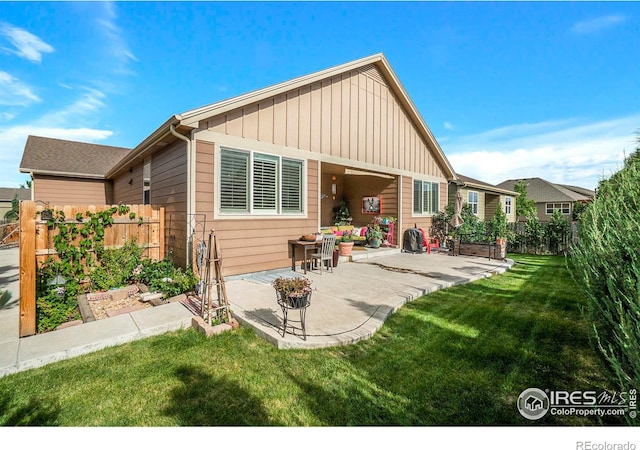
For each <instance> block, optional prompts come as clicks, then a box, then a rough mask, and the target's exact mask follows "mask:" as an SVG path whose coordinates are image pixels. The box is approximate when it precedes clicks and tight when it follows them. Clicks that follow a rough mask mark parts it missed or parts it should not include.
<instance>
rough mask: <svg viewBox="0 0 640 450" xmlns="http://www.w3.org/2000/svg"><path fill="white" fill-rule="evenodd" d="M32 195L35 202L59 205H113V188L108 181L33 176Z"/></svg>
mask: <svg viewBox="0 0 640 450" xmlns="http://www.w3.org/2000/svg"><path fill="white" fill-rule="evenodd" d="M33 195H34V199H35V200H36V201H41V202H45V203H50V204H54V203H55V204H59V205H78V204H91V205H104V204H111V203H113V188H112V184H111V181H109V180H88V179H80V178H67V177H52V176H45V175H34V181H33Z"/></svg>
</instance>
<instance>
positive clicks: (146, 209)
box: [20, 201, 165, 337]
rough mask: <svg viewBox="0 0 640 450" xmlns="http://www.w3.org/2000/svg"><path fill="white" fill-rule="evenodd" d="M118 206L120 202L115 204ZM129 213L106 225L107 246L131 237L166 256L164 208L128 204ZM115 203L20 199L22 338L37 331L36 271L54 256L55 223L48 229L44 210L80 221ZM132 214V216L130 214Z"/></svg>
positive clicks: (156, 255) (152, 253)
mask: <svg viewBox="0 0 640 450" xmlns="http://www.w3.org/2000/svg"><path fill="white" fill-rule="evenodd" d="M116 206H117V205H116ZM126 206H127V207H128V208H129V212H128V213H127V214H125V215H121V216H120V215H118V214H115V215H114V223H113V224H112V225H111V226H108V227H106V228H105V234H104V246H105V248H119V247H122V246H123V245H124V244H126V243H127V242H129V241H131V240H132V239H135V240H136V244H137V245H138V246H141V247H142V248H143V249H144V252H143V255H144V256H145V257H149V258H151V259H157V260H161V259H163V258H164V249H165V244H164V215H165V211H164V207H157V206H152V205H126ZM112 207H113V205H63V206H57V205H51V206H50V205H41V204H36V202H33V201H22V202H20V337H25V336H31V335H33V334H36V271H37V269H38V267H40V265H41V264H42V263H43V262H44V261H46V260H47V258H49V257H52V256H53V257H55V255H56V251H55V249H54V248H53V238H54V236H56V234H57V228H56V227H55V225H54V226H53V227H52V228H51V229H49V227H48V226H47V221H46V220H43V218H42V212H43V211H44V210H51V211H54V214H55V211H62V212H64V216H65V217H66V220H65V221H66V222H67V223H78V224H81V223H82V222H83V220H85V219H86V213H87V212H91V213H96V212H100V211H104V210H107V209H110V208H112ZM129 214H131V216H130V215H129Z"/></svg>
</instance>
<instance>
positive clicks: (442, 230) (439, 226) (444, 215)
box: [431, 205, 454, 242]
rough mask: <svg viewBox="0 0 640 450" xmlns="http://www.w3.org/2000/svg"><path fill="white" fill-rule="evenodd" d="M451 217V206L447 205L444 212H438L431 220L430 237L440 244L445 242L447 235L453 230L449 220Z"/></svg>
mask: <svg viewBox="0 0 640 450" xmlns="http://www.w3.org/2000/svg"><path fill="white" fill-rule="evenodd" d="M452 217H453V205H447V207H446V208H445V209H444V211H440V212H439V213H438V214H436V215H434V216H433V218H432V219H431V236H433V237H434V238H436V239H438V241H440V242H445V239H446V237H447V235H449V234H450V233H452V232H453V231H454V230H453V229H452V228H453V227H452V226H451V218H452Z"/></svg>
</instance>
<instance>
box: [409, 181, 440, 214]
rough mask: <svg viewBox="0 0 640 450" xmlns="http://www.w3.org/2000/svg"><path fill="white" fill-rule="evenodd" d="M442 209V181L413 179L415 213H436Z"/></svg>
mask: <svg viewBox="0 0 640 450" xmlns="http://www.w3.org/2000/svg"><path fill="white" fill-rule="evenodd" d="M439 210H440V183H433V182H431V181H421V180H413V213H414V214H435V213H437V212H438V211H439Z"/></svg>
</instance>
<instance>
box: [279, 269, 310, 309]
mask: <svg viewBox="0 0 640 450" xmlns="http://www.w3.org/2000/svg"><path fill="white" fill-rule="evenodd" d="M272 286H273V288H274V289H275V290H276V295H277V296H278V302H283V303H285V304H286V305H287V306H288V307H290V308H302V307H304V306H306V305H307V302H308V299H309V295H310V294H311V280H308V279H307V278H302V277H297V278H284V277H278V278H276V279H275V280H273V283H272Z"/></svg>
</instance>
